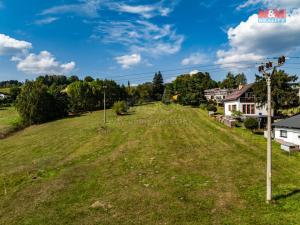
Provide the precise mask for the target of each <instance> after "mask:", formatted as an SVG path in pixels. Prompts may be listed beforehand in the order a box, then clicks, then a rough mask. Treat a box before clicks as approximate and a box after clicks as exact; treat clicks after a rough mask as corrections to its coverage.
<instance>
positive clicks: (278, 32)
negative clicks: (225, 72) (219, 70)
mask: <svg viewBox="0 0 300 225" xmlns="http://www.w3.org/2000/svg"><path fill="white" fill-rule="evenodd" d="M227 35H228V40H229V46H230V48H229V50H227V51H226V50H219V51H218V52H217V57H218V61H217V63H220V64H226V63H227V64H232V65H240V64H237V63H235V62H238V61H243V60H245V61H248V62H251V61H258V60H261V59H262V58H265V57H266V56H273V55H281V54H288V53H292V52H295V51H296V50H298V49H299V47H300V9H297V10H293V12H292V13H291V14H289V15H288V17H287V22H286V23H284V24H278V23H258V16H257V14H254V15H252V16H250V17H249V18H248V20H247V21H245V22H241V23H240V24H239V25H238V26H236V27H234V28H230V29H229V30H228V32H227Z"/></svg>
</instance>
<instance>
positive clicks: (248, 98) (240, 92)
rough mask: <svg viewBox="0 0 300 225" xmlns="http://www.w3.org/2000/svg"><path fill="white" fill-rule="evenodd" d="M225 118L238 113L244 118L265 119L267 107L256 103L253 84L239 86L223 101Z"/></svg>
mask: <svg viewBox="0 0 300 225" xmlns="http://www.w3.org/2000/svg"><path fill="white" fill-rule="evenodd" d="M223 102H224V114H225V116H232V112H234V111H240V112H241V113H242V115H243V116H245V117H266V116H267V107H266V106H260V105H259V104H257V103H256V101H255V97H254V93H253V84H247V85H240V86H239V88H238V89H237V90H235V91H233V92H232V93H231V94H230V95H228V96H227V97H226V98H225V99H224V100H223Z"/></svg>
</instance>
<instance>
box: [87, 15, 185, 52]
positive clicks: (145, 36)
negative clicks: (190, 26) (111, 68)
mask: <svg viewBox="0 0 300 225" xmlns="http://www.w3.org/2000/svg"><path fill="white" fill-rule="evenodd" d="M92 37H94V38H97V39H100V40H101V41H102V42H105V43H117V44H122V45H125V46H127V47H128V49H129V50H130V51H131V52H138V53H141V52H144V53H145V54H149V55H151V56H160V55H168V54H174V53H177V52H178V51H179V50H180V49H181V45H182V43H183V41H184V36H183V35H178V34H177V33H176V30H175V29H174V27H173V26H172V25H170V24H165V25H162V26H158V25H156V24H153V23H150V22H149V21H145V20H137V21H135V22H128V21H126V22H122V21H119V22H118V21H112V22H106V23H104V22H103V23H100V24H99V26H98V27H97V28H96V30H95V33H94V35H93V36H92Z"/></svg>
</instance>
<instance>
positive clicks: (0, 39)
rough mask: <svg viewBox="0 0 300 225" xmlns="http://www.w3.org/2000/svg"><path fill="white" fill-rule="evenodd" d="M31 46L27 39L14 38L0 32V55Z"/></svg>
mask: <svg viewBox="0 0 300 225" xmlns="http://www.w3.org/2000/svg"><path fill="white" fill-rule="evenodd" d="M30 48H32V44H31V43H29V42H27V41H20V40H16V39H14V38H12V37H10V36H7V35H5V34H0V55H12V54H17V53H20V52H25V51H26V50H28V49H30Z"/></svg>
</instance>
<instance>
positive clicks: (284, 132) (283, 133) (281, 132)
mask: <svg viewBox="0 0 300 225" xmlns="http://www.w3.org/2000/svg"><path fill="white" fill-rule="evenodd" d="M280 137H282V138H287V131H286V130H280Z"/></svg>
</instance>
